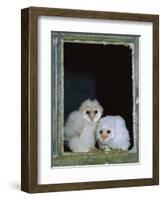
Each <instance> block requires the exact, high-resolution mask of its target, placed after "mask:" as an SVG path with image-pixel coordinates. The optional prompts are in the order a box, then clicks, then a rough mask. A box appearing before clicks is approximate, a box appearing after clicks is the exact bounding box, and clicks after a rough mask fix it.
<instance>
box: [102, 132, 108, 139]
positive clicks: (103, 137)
mask: <svg viewBox="0 0 163 200" xmlns="http://www.w3.org/2000/svg"><path fill="white" fill-rule="evenodd" d="M107 137H108V134H107V133H105V132H103V133H102V134H101V138H102V139H103V140H105V139H106V138H107Z"/></svg>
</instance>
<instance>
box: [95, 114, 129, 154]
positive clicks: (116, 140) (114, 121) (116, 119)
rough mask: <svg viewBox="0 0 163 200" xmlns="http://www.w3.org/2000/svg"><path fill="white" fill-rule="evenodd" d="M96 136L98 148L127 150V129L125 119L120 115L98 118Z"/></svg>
mask: <svg viewBox="0 0 163 200" xmlns="http://www.w3.org/2000/svg"><path fill="white" fill-rule="evenodd" d="M96 138H97V141H98V145H99V148H100V149H103V150H104V151H110V149H119V150H124V151H125V150H128V148H129V146H130V142H129V140H130V138H129V131H128V130H127V128H126V124H125V120H124V119H123V118H122V117H120V116H106V117H103V118H101V119H100V121H99V124H98V126H97V129H96Z"/></svg>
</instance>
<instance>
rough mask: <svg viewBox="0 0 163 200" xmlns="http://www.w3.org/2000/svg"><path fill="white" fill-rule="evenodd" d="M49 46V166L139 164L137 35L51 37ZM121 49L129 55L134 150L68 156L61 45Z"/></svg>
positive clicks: (89, 34)
mask: <svg viewBox="0 0 163 200" xmlns="http://www.w3.org/2000/svg"><path fill="white" fill-rule="evenodd" d="M51 40H52V41H51V44H52V48H51V49H52V54H51V58H52V70H51V72H52V74H51V80H52V88H51V90H52V101H51V102H52V106H51V107H52V121H51V124H52V166H66V165H67V166H70V165H72V166H73V165H88V164H89V165H91V164H106V163H111V164H113V163H132V162H138V161H139V160H138V158H139V155H138V146H139V144H138V136H139V131H138V130H139V35H115V34H114V35H113V34H97V33H94V34H91V33H70V32H56V31H55V32H54V31H52V33H51ZM66 42H71V43H85V44H90V43H91V44H92V43H94V44H102V45H110V44H111V45H124V46H126V47H128V48H130V49H131V51H132V58H131V59H132V80H133V94H132V95H133V113H132V115H133V138H134V146H133V148H132V149H131V150H130V151H129V153H128V152H117V151H116V152H115V151H112V152H109V153H108V152H101V151H95V152H90V153H70V152H69V153H68V152H64V148H63V147H64V128H63V127H64V121H63V119H64V103H63V102H64V43H66Z"/></svg>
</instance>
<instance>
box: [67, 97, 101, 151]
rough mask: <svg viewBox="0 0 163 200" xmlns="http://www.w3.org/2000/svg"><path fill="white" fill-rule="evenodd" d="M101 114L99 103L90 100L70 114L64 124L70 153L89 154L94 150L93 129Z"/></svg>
mask: <svg viewBox="0 0 163 200" xmlns="http://www.w3.org/2000/svg"><path fill="white" fill-rule="evenodd" d="M102 113H103V108H102V106H101V105H100V104H99V102H98V101H97V100H90V99H88V100H85V101H84V102H83V103H82V104H81V106H80V108H79V110H76V111H73V112H72V113H70V115H69V116H68V119H67V121H66V124H65V139H66V140H67V141H68V146H69V148H70V150H71V151H72V152H89V151H90V150H91V149H93V148H95V129H96V125H97V122H98V121H99V119H100V118H101V115H102Z"/></svg>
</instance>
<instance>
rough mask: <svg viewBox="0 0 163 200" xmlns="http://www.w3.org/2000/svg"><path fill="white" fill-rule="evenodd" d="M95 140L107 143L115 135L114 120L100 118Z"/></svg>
mask: <svg viewBox="0 0 163 200" xmlns="http://www.w3.org/2000/svg"><path fill="white" fill-rule="evenodd" d="M96 136H97V140H99V141H100V142H101V143H105V144H107V142H109V140H111V139H113V138H114V136H115V122H114V121H110V120H105V119H101V120H100V122H99V124H98V127H97V132H96Z"/></svg>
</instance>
